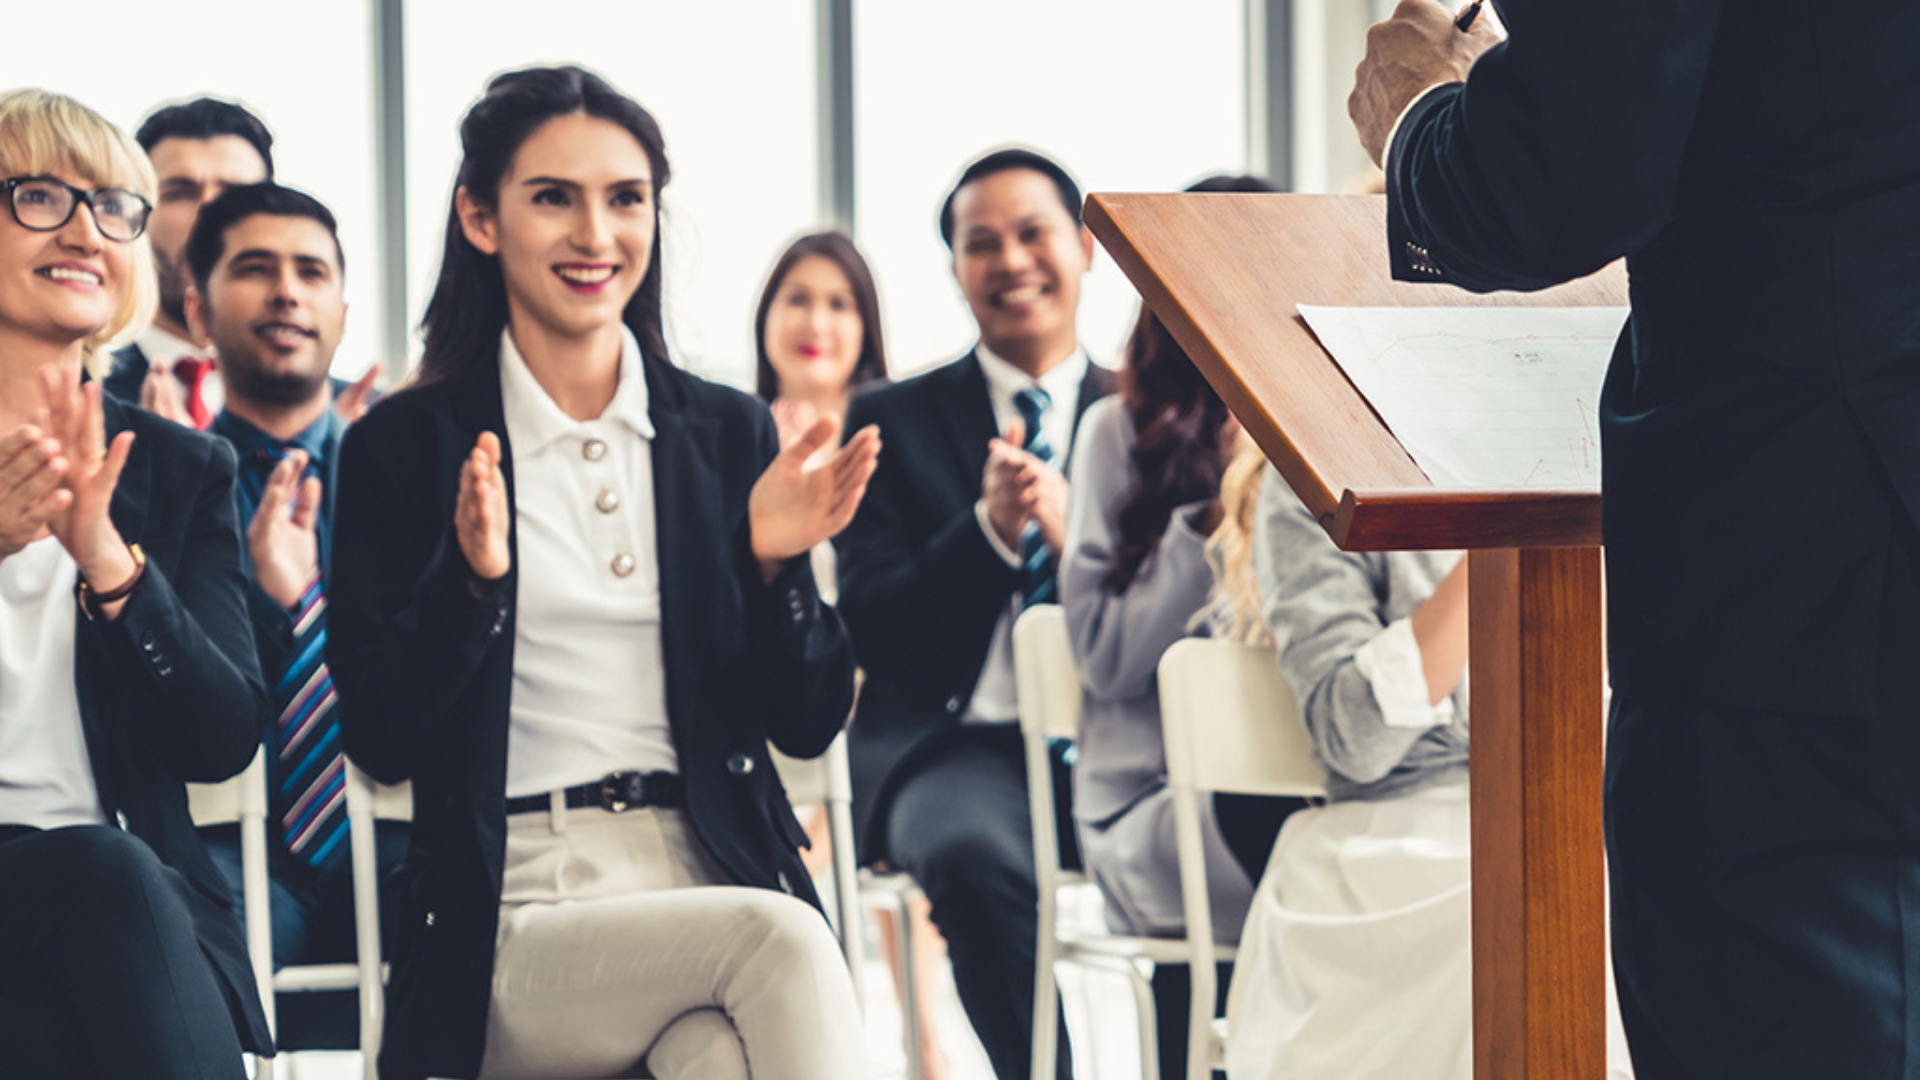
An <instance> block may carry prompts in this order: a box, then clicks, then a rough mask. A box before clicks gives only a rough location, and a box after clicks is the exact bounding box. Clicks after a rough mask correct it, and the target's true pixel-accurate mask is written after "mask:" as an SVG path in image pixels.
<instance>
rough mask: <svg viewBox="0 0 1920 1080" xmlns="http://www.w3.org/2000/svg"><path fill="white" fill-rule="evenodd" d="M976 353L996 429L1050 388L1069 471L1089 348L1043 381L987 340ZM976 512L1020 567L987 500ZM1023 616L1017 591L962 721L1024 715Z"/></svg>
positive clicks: (1059, 463)
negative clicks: (1016, 665) (1020, 676)
mask: <svg viewBox="0 0 1920 1080" xmlns="http://www.w3.org/2000/svg"><path fill="white" fill-rule="evenodd" d="M974 355H975V356H977V357H979V360H980V370H981V372H982V373H983V374H985V375H986V377H987V397H988V399H989V400H991V401H992V402H993V423H994V427H995V429H996V430H998V431H1002V432H1004V431H1006V430H1007V425H1009V424H1011V423H1013V422H1014V421H1015V420H1017V419H1019V418H1020V410H1019V407H1018V406H1016V405H1014V403H1013V396H1014V394H1016V393H1017V392H1019V391H1021V390H1023V389H1025V388H1027V387H1029V386H1038V387H1039V388H1040V389H1042V390H1045V391H1046V392H1047V397H1048V398H1049V399H1050V403H1049V405H1048V407H1047V411H1046V415H1044V416H1042V417H1041V418H1040V424H1041V426H1042V427H1043V428H1045V429H1046V435H1047V441H1048V442H1049V443H1051V444H1052V445H1053V467H1054V468H1055V469H1058V470H1059V471H1060V472H1062V473H1064V472H1066V465H1067V454H1068V452H1069V451H1070V450H1071V449H1072V446H1073V421H1074V416H1075V415H1076V414H1077V413H1078V412H1079V409H1080V384H1081V382H1082V381H1084V380H1085V379H1086V377H1087V365H1088V363H1089V362H1090V361H1089V360H1088V359H1087V350H1086V349H1084V348H1078V347H1076V348H1075V349H1074V350H1073V355H1071V356H1069V357H1067V358H1066V359H1065V360H1063V361H1061V362H1060V363H1058V364H1055V365H1054V366H1053V368H1052V369H1050V370H1049V371H1048V372H1047V373H1046V374H1045V375H1042V376H1040V377H1039V378H1038V379H1035V378H1034V377H1033V376H1031V375H1028V374H1027V373H1026V372H1024V371H1021V370H1020V369H1019V368H1017V367H1015V366H1013V364H1012V363H1011V362H1009V361H1007V360H1003V359H1001V358H1000V357H998V356H995V355H994V354H993V350H991V349H989V348H987V346H986V343H985V342H982V343H981V344H979V345H976V346H975V347H974ZM973 512H974V517H975V518H977V519H978V520H979V522H980V531H981V532H984V533H986V535H987V543H989V544H992V545H993V550H994V551H996V552H999V554H1000V557H1001V558H1002V559H1004V560H1006V563H1007V565H1008V566H1011V567H1014V568H1016V569H1018V568H1019V567H1020V566H1021V564H1022V561H1023V560H1022V558H1021V553H1020V552H1018V551H1015V550H1013V549H1012V548H1009V547H1008V546H1007V545H1006V544H1004V543H1002V542H1001V540H1000V534H999V533H997V532H995V531H994V530H993V523H992V522H991V521H989V520H988V519H987V503H986V500H985V499H981V500H980V501H979V502H976V503H974V505H973ZM1019 615H1020V597H1019V595H1018V594H1017V593H1016V594H1015V595H1014V596H1013V597H1012V598H1011V599H1010V600H1009V601H1008V602H1007V610H1006V611H1004V612H1002V613H1001V614H1000V621H999V622H998V623H995V624H994V627H993V644H992V645H990V646H988V648H987V662H986V663H985V664H984V665H982V667H981V668H980V679H979V681H978V682H976V683H974V685H973V696H972V697H971V698H969V699H968V702H967V711H966V715H965V716H963V717H962V718H961V719H962V721H963V722H965V723H970V724H998V723H1007V722H1009V721H1012V720H1017V719H1019V716H1020V702H1019V698H1018V696H1017V695H1016V694H1015V692H1014V686H1013V620H1014V619H1016V618H1018V617H1019Z"/></svg>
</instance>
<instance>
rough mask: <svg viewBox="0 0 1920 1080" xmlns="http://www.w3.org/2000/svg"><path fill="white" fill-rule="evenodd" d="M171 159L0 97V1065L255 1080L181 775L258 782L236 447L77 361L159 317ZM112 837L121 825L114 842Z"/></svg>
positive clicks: (257, 1018) (62, 115) (225, 939)
mask: <svg viewBox="0 0 1920 1080" xmlns="http://www.w3.org/2000/svg"><path fill="white" fill-rule="evenodd" d="M154 187H155V183H154V178H153V169H152V167H151V166H150V165H148V164H147V159H146V155H144V154H142V153H141V152H140V149H139V147H137V146H135V145H134V144H133V142H132V141H131V140H129V139H128V138H127V137H126V136H125V135H123V134H121V132H119V131H118V130H117V129H115V128H114V127H113V126H112V125H111V124H109V123H107V122H106V121H105V120H103V119H101V118H100V117H99V116H98V115H96V114H95V113H94V112H92V111H91V110H89V109H87V108H86V107H85V106H82V105H80V104H79V103H77V102H75V101H72V100H71V99H68V98H64V97H60V96H58V95H54V94H48V93H44V92H42V91H38V90H19V91H14V92H12V93H8V94H0V202H5V203H6V206H5V209H4V210H0V1073H4V1074H5V1075H6V1076H8V1077H22V1078H28V1077H33V1078H38V1077H55V1076H58V1077H100V1078H106V1077H122V1076H141V1077H157V1078H162V1080H171V1078H179V1080H188V1078H193V1080H202V1078H207V1077H227V1078H233V1080H238V1078H239V1077H240V1076H242V1075H243V1071H242V1067H241V1060H240V1053H241V1048H242V1046H243V1045H244V1046H245V1047H246V1048H247V1049H251V1050H256V1051H262V1052H271V1051H272V1042H271V1039H270V1038H269V1036H268V1035H267V1030H266V1019H265V1017H264V1015H263V1014H262V1012H261V1008H260V994H259V991H258V990H257V989H256V988H255V986H254V981H253V973H252V969H251V968H250V967H249V966H248V964H247V957H246V948H245V945H244V943H243V941H242V938H241V935H240V924H239V922H238V921H237V920H236V919H235V917H234V913H233V911H232V909H231V908H230V907H229V906H228V902H227V900H226V899H225V897H226V895H227V889H226V886H225V884H224V883H223V882H222V880H221V878H220V874H219V871H217V870H215V869H214V867H213V864H212V863H211V862H209V861H208V860H207V856H206V853H205V852H204V851H202V850H201V848H200V845H199V843H198V841H197V840H196V839H195V838H194V831H193V823H192V822H191V821H190V820H188V817H187V801H186V795H185V792H184V790H183V788H182V784H183V782H185V781H215V780H222V779H225V778H226V777H229V776H232V775H233V774H234V773H237V772H239V771H240V770H241V769H243V768H245V767H246V764H247V762H248V761H249V760H251V759H252V757H253V755H254V752H255V750H256V749H258V747H259V745H260V731H261V725H262V724H263V723H264V722H265V720H266V716H267V698H266V691H265V690H264V689H263V688H262V687H261V685H260V671H259V666H258V663H257V662H256V661H255V659H254V652H253V631H252V629H251V625H250V623H249V622H248V619H247V610H246V591H245V590H246V579H245V578H244V577H243V576H242V572H241V569H240V528H239V524H238V520H237V518H236V516H235V513H234V507H233V477H234V459H233V452H232V451H231V450H229V449H228V448H227V446H226V444H225V443H221V442H218V441H216V440H214V439H212V438H209V437H207V436H205V435H201V434H199V433H198V432H195V431H192V430H190V429H188V428H184V427H181V426H179V425H177V424H174V423H171V422H168V421H165V420H161V419H159V418H157V417H155V416H153V415H152V414H150V413H146V412H142V411H140V410H139V409H134V408H131V407H128V406H124V405H121V404H119V403H117V402H111V401H109V402H102V400H101V396H100V384H99V382H97V381H96V382H86V383H83V382H82V379H83V374H82V369H83V367H86V366H88V365H91V367H92V370H93V373H94V374H96V375H98V374H100V373H102V372H104V371H105V370H106V368H107V367H108V366H109V354H108V353H107V352H106V351H105V346H106V343H107V342H108V341H109V340H110V339H112V338H114V337H115V336H116V335H118V334H121V333H122V332H123V331H126V330H128V329H129V328H132V327H136V326H138V325H140V324H142V323H144V322H145V321H146V320H147V319H148V318H150V317H151V316H152V312H153V305H154V297H155V295H156V287H155V284H154V279H153V258H152V253H151V252H150V251H149V250H148V244H147V241H146V240H144V239H143V238H142V236H143V233H144V232H145V229H146V222H147V214H148V212H149V211H150V210H151V208H152V206H151V202H150V200H151V198H152V197H153V194H154ZM116 826H117V827H116Z"/></svg>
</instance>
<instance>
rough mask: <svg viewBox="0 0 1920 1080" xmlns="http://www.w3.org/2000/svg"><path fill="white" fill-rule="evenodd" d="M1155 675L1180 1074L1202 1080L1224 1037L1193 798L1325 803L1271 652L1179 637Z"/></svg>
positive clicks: (1294, 703)
mask: <svg viewBox="0 0 1920 1080" xmlns="http://www.w3.org/2000/svg"><path fill="white" fill-rule="evenodd" d="M1159 676H1160V728H1161V734H1162V737H1163V738H1164V739H1165V740H1166V748H1167V783H1168V786H1169V787H1171V788H1172V789H1173V817H1174V842H1175V847H1176V850H1177V851H1178V852H1179V858H1180V897H1181V900H1182V903H1183V906H1184V907H1185V910H1186V916H1187V950H1188V955H1189V956H1190V957H1191V958H1192V964H1191V975H1192V984H1191V987H1190V992H1189V994H1188V1015H1187V1031H1188V1040H1189V1041H1188V1046H1187V1069H1186V1075H1187V1078H1188V1080H1205V1078H1206V1077H1209V1076H1212V1075H1213V1073H1214V1070H1215V1069H1216V1068H1219V1067H1220V1066H1221V1063H1222V1056H1223V1053H1224V1046H1223V1041H1222V1040H1223V1038H1224V1037H1225V1035H1226V1034H1227V1033H1226V1032H1224V1030H1223V1029H1222V1027H1219V1026H1216V1024H1215V1022H1214V1002H1215V998H1216V996H1217V987H1216V986H1215V983H1214V960H1215V957H1216V955H1217V954H1216V951H1215V948H1214V943H1213V916H1212V908H1211V906H1210V902H1209V898H1208V890H1207V871H1206V857H1205V847H1206V843H1205V840H1204V838H1203V835H1202V827H1201V809H1200V793H1201V792H1205V791H1230V792H1240V793H1246V794H1253V795H1297V796H1314V795H1325V794H1326V785H1327V774H1326V770H1324V769H1322V768H1321V767H1320V763H1319V761H1318V760H1317V759H1316V758H1315V757H1314V756H1313V741H1312V740H1311V739H1310V738H1309V737H1308V736H1307V726H1306V721H1305V720H1304V719H1303V718H1302V717H1301V715H1300V702H1299V699H1298V698H1296V697H1295V696H1294V693H1293V686H1292V684H1290V683H1289V682H1288V681H1287V678H1286V676H1285V675H1284V674H1283V673H1282V672H1281V671H1280V661H1279V658H1278V657H1277V656H1276V655H1275V654H1274V651H1273V648H1272V647H1271V646H1255V645H1246V644H1242V643H1240V642H1235V641H1209V640H1204V639H1200V638H1188V639H1186V640H1184V641H1177V642H1175V643H1174V644H1173V645H1172V646H1171V647H1170V648H1168V649H1167V651H1166V653H1165V654H1164V655H1163V656H1161V658H1160V669H1159Z"/></svg>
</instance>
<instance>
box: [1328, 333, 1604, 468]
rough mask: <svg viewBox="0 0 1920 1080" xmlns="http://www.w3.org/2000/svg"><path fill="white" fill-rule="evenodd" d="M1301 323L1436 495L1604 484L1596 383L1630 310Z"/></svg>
mask: <svg viewBox="0 0 1920 1080" xmlns="http://www.w3.org/2000/svg"><path fill="white" fill-rule="evenodd" d="M1300 314H1301V316H1302V317H1303V318H1305V319H1306V320H1307V325H1308V326H1310V327H1312V329H1313V332H1314V334H1315V335H1316V336H1318V337H1319V339H1320V343H1321V344H1322V345H1324V346H1325V347H1326V349H1327V351H1328V352H1329V353H1331V354H1333V358H1334V360H1336V361H1337V362H1338V363H1339V364H1340V368H1341V370H1342V371H1345V372H1346V373H1347V377H1348V378H1349V379H1352V380H1353V384H1354V385H1355V386H1357V387H1359V388H1360V392H1361V393H1362V394H1364V395H1366V398H1367V400H1368V401H1369V402H1371V403H1372V404H1373V407H1374V409H1375V410H1377V411H1378V412H1379V413H1380V416H1381V418H1382V419H1384V420H1385V421H1386V424H1387V427H1388V429H1390V430H1391V431H1392V432H1393V434H1394V437H1395V438H1398V439H1399V440H1400V444H1401V445H1402V446H1405V447H1406V448H1407V452H1408V453H1410V454H1412V455H1413V460H1414V463H1415V464H1417V465H1419V466H1420V468H1421V469H1422V470H1423V471H1425V472H1426V474H1427V477H1428V479H1430V480H1432V481H1433V482H1434V484H1435V485H1436V486H1439V487H1499V488H1515V487H1544V488H1591V487H1598V486H1599V484H1600V441H1599V436H1598V431H1597V428H1596V425H1597V420H1596V417H1597V413H1598V409H1599V399H1600V384H1601V382H1602V380H1603V379H1604V378H1605V377H1606V369H1607V361H1608V359H1609V358H1610V357H1611V356H1612V354H1613V346H1614V339H1616V338H1618V337H1619V336H1620V327H1621V325H1622V323H1624V322H1625V321H1626V316H1627V309H1626V308H1619V307H1608V308H1599V307H1594V308H1537V307H1508V308H1329V307H1309V306H1307V305H1305V304H1302V305H1301V306H1300Z"/></svg>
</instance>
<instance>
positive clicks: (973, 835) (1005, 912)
mask: <svg viewBox="0 0 1920 1080" xmlns="http://www.w3.org/2000/svg"><path fill="white" fill-rule="evenodd" d="M1053 776H1054V779H1053V783H1054V797H1055V802H1056V808H1055V814H1056V816H1055V824H1056V832H1057V833H1058V834H1059V835H1060V851H1061V859H1062V861H1063V862H1064V863H1065V864H1066V865H1068V866H1078V865H1079V862H1080V858H1079V846H1078V844H1077V843H1075V841H1074V837H1073V829H1072V827H1071V826H1070V824H1069V825H1067V826H1066V827H1064V828H1062V827H1060V826H1061V825H1062V824H1063V823H1066V822H1068V821H1069V820H1070V819H1069V818H1068V816H1067V812H1066V810H1065V807H1066V806H1068V805H1070V799H1069V797H1068V795H1069V792H1070V791H1071V790H1072V789H1071V787H1070V786H1069V783H1070V772H1069V770H1068V769H1067V768H1066V766H1065V765H1064V764H1062V763H1060V762H1059V761H1056V762H1055V768H1054V771H1053ZM1031 821H1032V819H1031V818H1030V817H1029V815H1028V812H1027V774H1026V764H1025V760H1024V758H1023V757H1022V751H1021V744H1020V733H1019V731H1018V730H1016V729H1015V728H1014V727H1013V725H993V726H982V725H966V726H962V727H961V728H959V729H958V730H957V731H955V732H954V733H952V734H951V735H950V736H949V737H948V738H947V740H946V741H945V742H943V743H942V745H941V747H940V750H939V752H938V753H937V754H934V755H931V756H930V758H929V759H928V760H927V761H926V762H924V763H923V764H921V765H920V767H919V768H918V769H917V770H915V771H914V772H913V773H912V774H911V775H910V776H909V777H908V778H907V779H906V780H905V781H904V782H903V783H901V784H900V787H899V789H898V790H897V792H896V793H895V795H894V798H893V802H892V803H891V805H890V806H889V807H888V815H887V858H888V861H889V862H891V863H892V865H893V866H894V868H895V869H899V870H904V871H906V872H907V873H908V874H911V875H912V876H913V879H914V881H916V882H918V883H919V885H920V888H921V890H922V891H924V892H925V893H926V894H927V900H928V901H929V903H930V904H931V907H932V913H933V922H934V925H936V926H938V927H939V928H940V933H941V934H942V935H944V936H945V937H946V939H947V955H948V957H949V959H950V960H951V961H952V964H953V981H954V985H955V987H956V988H957V989H958V990H959V992H960V1004H961V1005H962V1006H964V1007H965V1009H966V1011H967V1019H968V1021H970V1022H971V1023H972V1025H973V1030H974V1033H975V1034H976V1035H978V1036H979V1037H980V1042H981V1045H983V1046H984V1047H985V1048H986V1051H987V1057H988V1059H989V1060H990V1061H991V1062H992V1063H993V1071H994V1074H995V1075H996V1076H998V1077H999V1080H1029V1077H1030V1076H1031V1074H1032V1061H1033V983H1034V953H1035V948H1036V944H1037V941H1038V933H1039V919H1038V914H1037V911H1038V909H1037V907H1036V905H1037V904H1038V902H1039V895H1040V893H1039V888H1038V886H1037V885H1036V883H1035V880H1034V869H1033V866H1034V864H1033V832H1032V825H1031ZM1059 1046H1060V1053H1059V1065H1058V1069H1057V1073H1058V1075H1059V1076H1060V1077H1062V1078H1063V1080H1065V1078H1070V1077H1071V1076H1072V1075H1073V1065H1072V1060H1071V1054H1070V1053H1069V1051H1068V1047H1067V1032H1066V1025H1065V1024H1064V1023H1062V1024H1061V1025H1060V1043H1059Z"/></svg>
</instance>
